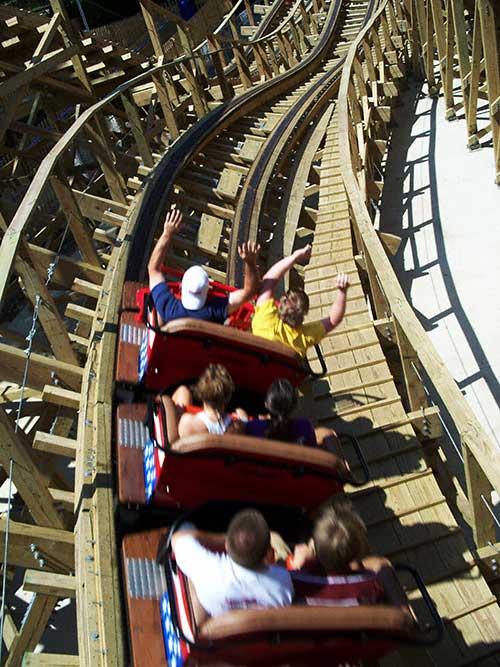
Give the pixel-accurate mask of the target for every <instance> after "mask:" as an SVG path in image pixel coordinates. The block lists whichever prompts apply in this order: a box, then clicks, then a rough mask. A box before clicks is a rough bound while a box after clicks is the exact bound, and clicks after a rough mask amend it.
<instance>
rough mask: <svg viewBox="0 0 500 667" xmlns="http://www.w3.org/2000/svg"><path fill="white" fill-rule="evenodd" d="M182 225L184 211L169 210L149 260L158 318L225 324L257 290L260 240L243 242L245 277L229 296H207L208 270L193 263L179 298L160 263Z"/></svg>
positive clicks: (152, 291) (150, 280)
mask: <svg viewBox="0 0 500 667" xmlns="http://www.w3.org/2000/svg"><path fill="white" fill-rule="evenodd" d="M181 227H182V213H181V212H180V211H179V209H175V208H174V209H171V210H169V211H168V212H167V215H166V218H165V223H164V226H163V232H162V234H161V236H160V238H159V239H158V241H157V243H156V245H155V247H154V248H153V252H152V253H151V258H150V260H149V263H148V273H149V289H150V290H151V298H152V299H153V303H154V306H155V308H156V312H157V315H158V322H159V324H160V326H162V325H163V324H167V322H170V320H174V319H177V318H179V317H194V318H196V319H199V320H207V321H209V322H216V323H218V324H224V322H225V320H226V319H227V318H228V316H229V315H232V314H233V313H236V312H237V310H239V308H241V306H243V304H244V303H246V302H247V301H249V300H250V299H251V298H252V297H253V296H254V294H255V293H256V291H257V288H258V284H259V274H258V270H257V264H256V262H257V256H258V254H259V250H260V246H259V245H258V244H257V243H244V244H243V245H241V246H239V247H238V253H239V256H240V257H241V259H242V260H243V262H244V264H245V278H244V284H243V287H242V288H241V289H237V290H234V291H233V292H231V293H230V294H229V296H227V297H214V298H212V299H207V296H208V292H209V287H210V286H209V279H208V274H207V272H206V271H205V269H204V268H203V267H202V266H199V265H194V266H191V267H190V268H189V269H188V270H187V271H186V272H185V273H184V276H183V277H182V283H181V298H180V299H177V298H176V297H175V296H174V295H173V294H172V292H171V291H170V288H169V286H168V284H167V281H166V280H165V276H164V275H163V273H162V271H161V266H162V263H163V258H164V257H165V254H166V253H167V251H168V249H169V247H170V245H171V243H172V239H173V237H174V235H175V234H176V233H177V232H178V231H179V230H180V229H181Z"/></svg>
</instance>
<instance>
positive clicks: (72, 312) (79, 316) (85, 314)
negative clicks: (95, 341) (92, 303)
mask: <svg viewBox="0 0 500 667" xmlns="http://www.w3.org/2000/svg"><path fill="white" fill-rule="evenodd" d="M64 314H65V315H66V317H71V318H73V319H75V320H79V321H80V322H87V323H88V324H92V322H93V321H94V317H95V310H92V309H91V308H85V307H84V306H79V305H78V304H77V303H68V305H67V306H66V310H65V312H64Z"/></svg>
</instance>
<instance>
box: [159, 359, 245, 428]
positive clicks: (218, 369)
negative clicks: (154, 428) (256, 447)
mask: <svg viewBox="0 0 500 667" xmlns="http://www.w3.org/2000/svg"><path fill="white" fill-rule="evenodd" d="M194 392H195V395H196V397H197V398H198V399H199V400H200V401H201V402H202V405H203V408H202V410H197V411H195V412H192V411H190V407H189V406H191V405H192V402H193V401H192V395H191V391H190V390H189V388H188V387H186V386H185V385H181V386H180V387H178V388H177V389H176V390H175V392H174V394H173V396H172V400H173V402H174V403H175V404H176V405H177V406H179V407H181V408H182V409H185V410H186V411H185V412H183V414H182V415H181V417H180V419H179V437H180V438H182V437H184V436H187V435H196V434H198V433H212V434H215V435H222V434H224V433H225V432H226V431H239V430H242V428H240V426H239V424H238V422H239V419H233V417H232V416H231V415H230V414H228V413H227V406H228V405H229V401H230V400H231V397H232V395H233V392H234V382H233V378H232V377H231V375H230V374H229V371H228V370H227V368H226V367H225V366H223V365H222V364H209V365H208V366H207V368H205V370H204V371H203V373H202V374H201V375H200V377H199V379H198V382H197V383H196V386H195V388H194ZM236 416H237V417H239V418H240V417H242V418H246V413H245V412H244V411H243V410H242V409H241V408H238V410H237V415H236Z"/></svg>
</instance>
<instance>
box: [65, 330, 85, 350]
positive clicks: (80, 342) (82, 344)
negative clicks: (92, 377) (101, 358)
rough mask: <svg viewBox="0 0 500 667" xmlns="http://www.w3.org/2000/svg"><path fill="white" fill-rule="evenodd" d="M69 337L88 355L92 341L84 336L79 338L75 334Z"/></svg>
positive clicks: (69, 334)
mask: <svg viewBox="0 0 500 667" xmlns="http://www.w3.org/2000/svg"><path fill="white" fill-rule="evenodd" d="M68 337H69V339H70V341H71V342H72V343H74V344H75V345H77V346H78V347H80V348H82V349H81V351H82V352H83V353H84V354H86V353H87V350H88V348H89V345H90V341H89V339H88V338H84V337H83V336H77V334H74V333H68Z"/></svg>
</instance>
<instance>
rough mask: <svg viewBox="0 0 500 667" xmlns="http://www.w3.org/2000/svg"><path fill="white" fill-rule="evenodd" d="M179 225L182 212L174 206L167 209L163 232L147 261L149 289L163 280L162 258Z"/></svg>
mask: <svg viewBox="0 0 500 667" xmlns="http://www.w3.org/2000/svg"><path fill="white" fill-rule="evenodd" d="M181 225H182V213H181V212H180V211H179V210H178V209H176V208H173V209H171V210H170V211H168V213H167V216H166V218H165V223H164V225H163V232H162V234H161V236H160V238H159V239H158V241H157V242H156V245H155V247H154V248H153V252H152V253H151V258H150V260H149V263H148V273H149V289H150V290H152V289H153V287H156V285H159V284H160V283H162V282H163V281H164V280H165V279H164V277H163V273H162V272H161V265H162V263H163V258H164V257H165V254H166V252H167V250H168V248H169V246H170V243H171V241H172V238H173V236H174V234H175V233H176V232H177V231H178V230H179V229H180V228H181Z"/></svg>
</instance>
